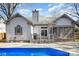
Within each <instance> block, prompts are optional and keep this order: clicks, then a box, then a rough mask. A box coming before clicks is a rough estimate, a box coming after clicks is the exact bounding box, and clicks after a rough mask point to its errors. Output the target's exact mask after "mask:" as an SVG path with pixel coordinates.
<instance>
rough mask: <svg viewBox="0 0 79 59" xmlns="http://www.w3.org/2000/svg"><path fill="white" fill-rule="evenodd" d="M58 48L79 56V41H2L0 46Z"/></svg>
mask: <svg viewBox="0 0 79 59" xmlns="http://www.w3.org/2000/svg"><path fill="white" fill-rule="evenodd" d="M10 47H12V48H16V47H18V48H30V47H31V48H32V47H34V48H40V47H41V48H45V47H46V48H47V47H48V48H56V49H59V50H63V51H66V52H69V53H71V55H74V56H77V55H78V56H79V42H56V43H44V44H42V43H41V44H37V43H22V42H21V43H0V48H10Z"/></svg>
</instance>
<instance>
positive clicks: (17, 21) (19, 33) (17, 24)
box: [5, 13, 32, 42]
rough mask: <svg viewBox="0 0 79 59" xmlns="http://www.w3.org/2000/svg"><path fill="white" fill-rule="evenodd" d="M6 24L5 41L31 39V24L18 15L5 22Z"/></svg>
mask: <svg viewBox="0 0 79 59" xmlns="http://www.w3.org/2000/svg"><path fill="white" fill-rule="evenodd" d="M5 23H6V41H7V42H11V41H17V42H19V41H24V42H25V41H29V40H30V39H32V36H31V24H32V23H31V22H30V21H29V20H28V19H27V18H25V17H23V16H22V15H20V14H19V13H17V14H15V15H14V16H13V17H12V19H10V20H8V21H6V22H5Z"/></svg>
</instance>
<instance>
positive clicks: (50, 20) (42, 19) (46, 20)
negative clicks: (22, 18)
mask: <svg viewBox="0 0 79 59" xmlns="http://www.w3.org/2000/svg"><path fill="white" fill-rule="evenodd" d="M27 18H28V19H29V20H31V22H33V24H43V25H44V24H51V23H52V24H53V21H54V20H55V17H43V16H39V21H38V22H35V21H34V20H32V17H27Z"/></svg>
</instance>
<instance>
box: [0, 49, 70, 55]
mask: <svg viewBox="0 0 79 59" xmlns="http://www.w3.org/2000/svg"><path fill="white" fill-rule="evenodd" d="M0 56H69V53H68V52H65V51H60V50H57V49H53V48H0Z"/></svg>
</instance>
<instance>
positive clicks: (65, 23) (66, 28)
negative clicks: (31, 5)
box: [32, 10, 75, 42]
mask: <svg viewBox="0 0 79 59" xmlns="http://www.w3.org/2000/svg"><path fill="white" fill-rule="evenodd" d="M32 12H33V19H32V20H34V21H37V22H34V23H33V40H34V41H37V42H55V41H74V28H75V21H74V20H73V19H72V18H71V17H69V16H68V15H67V14H63V15H61V16H59V17H54V18H53V17H45V18H43V21H40V18H41V17H39V15H38V14H39V11H37V10H33V11H32ZM34 13H35V14H34ZM36 13H37V14H36ZM34 15H35V17H34Z"/></svg>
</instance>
